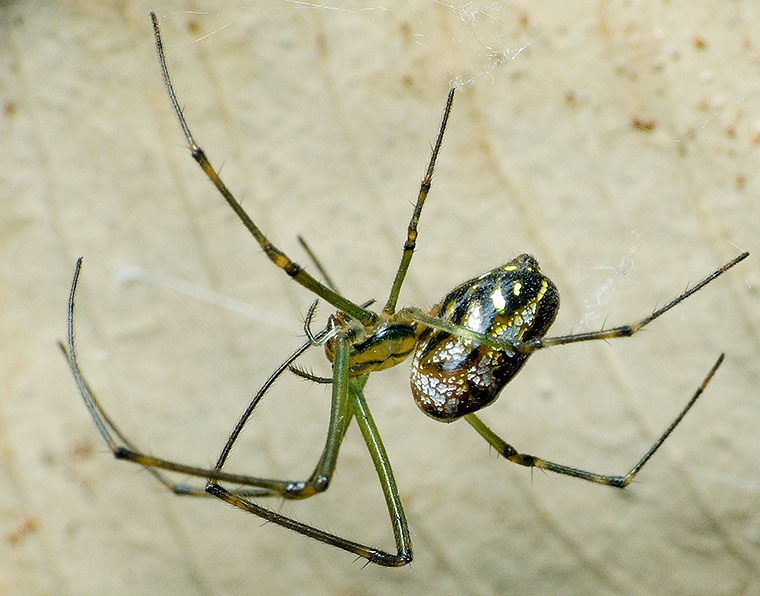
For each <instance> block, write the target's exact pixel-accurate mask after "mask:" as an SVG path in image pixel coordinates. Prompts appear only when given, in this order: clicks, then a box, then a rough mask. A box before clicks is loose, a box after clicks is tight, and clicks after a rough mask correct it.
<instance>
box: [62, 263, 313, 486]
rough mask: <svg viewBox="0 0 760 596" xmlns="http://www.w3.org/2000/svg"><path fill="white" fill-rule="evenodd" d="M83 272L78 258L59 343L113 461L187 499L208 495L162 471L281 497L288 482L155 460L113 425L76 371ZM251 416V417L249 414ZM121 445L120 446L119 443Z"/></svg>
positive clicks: (269, 382)
mask: <svg viewBox="0 0 760 596" xmlns="http://www.w3.org/2000/svg"><path fill="white" fill-rule="evenodd" d="M81 269H82V259H81V258H80V259H78V260H77V263H76V267H75V269H74V278H73V280H72V283H71V291H70V293H69V302H68V316H67V332H66V337H67V345H66V346H64V345H63V344H62V343H59V347H60V348H61V351H62V352H63V354H64V356H65V357H66V360H67V361H68V363H69V368H70V369H71V372H72V375H73V376H74V380H75V382H76V384H77V388H78V389H79V393H80V395H81V396H82V399H83V400H84V403H85V406H86V407H87V410H88V411H89V412H90V415H91V416H92V419H93V421H94V422H95V425H96V427H97V429H98V431H99V432H100V435H101V436H102V437H103V440H104V441H105V442H106V444H107V445H108V448H109V449H110V450H111V452H112V453H113V455H114V457H115V458H116V459H124V460H128V461H132V462H134V463H136V464H139V465H141V466H143V467H144V468H145V469H147V470H148V471H149V472H150V473H151V474H152V475H153V476H154V477H155V478H156V479H157V480H158V481H159V482H161V484H163V485H164V486H166V487H167V488H168V489H169V490H171V491H172V492H174V493H175V494H178V495H186V496H207V494H206V492H205V488H203V487H192V486H188V485H186V484H181V483H176V482H173V481H172V480H171V479H170V478H169V477H168V476H167V475H166V474H163V473H162V472H161V470H163V471H166V472H176V473H180V474H186V475H189V476H197V477H201V478H204V479H206V480H208V479H214V480H221V481H226V482H233V483H236V484H239V485H245V486H252V487H255V488H252V489H245V488H241V489H239V491H237V492H238V493H239V494H242V495H247V496H271V495H273V494H276V495H281V494H283V492H285V491H286V489H287V487H288V486H289V485H291V484H292V483H291V482H288V481H282V480H270V479H266V478H257V477H254V476H247V475H241V474H231V473H228V472H223V471H221V470H212V469H208V468H202V467H199V466H190V465H186V464H180V463H177V462H173V461H170V460H166V459H162V458H158V457H154V456H151V455H147V454H145V453H142V452H141V451H140V450H139V449H138V448H137V447H136V446H135V445H134V444H133V443H132V442H131V441H130V440H129V439H128V438H127V437H126V436H125V434H124V433H123V432H122V431H121V430H120V429H119V427H118V426H117V425H116V423H115V422H114V421H113V420H112V419H111V417H110V416H109V415H108V414H107V412H106V411H105V410H104V409H103V407H102V405H101V404H100V401H99V400H98V398H97V396H96V395H95V393H94V392H93V391H92V389H91V388H90V385H89V383H88V382H87V379H86V378H85V377H84V375H83V374H82V371H81V369H80V368H79V362H78V360H77V353H76V346H75V344H74V307H75V299H76V290H77V285H78V282H79V275H80V273H81ZM309 347H311V344H310V343H308V342H307V343H304V344H303V345H302V346H301V347H299V348H298V350H296V351H295V352H294V353H293V354H292V355H291V356H290V357H289V358H288V359H287V360H286V361H285V362H284V363H283V364H282V365H281V366H280V367H279V368H278V369H277V370H276V371H275V372H274V373H272V375H270V377H269V379H267V381H266V383H264V385H263V386H262V388H261V389H260V390H259V391H258V392H257V394H256V396H255V397H254V399H253V400H252V401H251V404H249V408H248V409H249V410H250V411H252V410H253V408H254V407H255V406H256V405H257V404H258V403H259V401H260V400H261V398H262V397H263V396H264V394H265V393H266V391H267V390H268V389H269V387H271V385H272V384H273V383H274V382H275V380H276V379H277V378H278V377H279V376H280V375H281V374H282V373H283V372H284V371H285V370H287V369H288V368H289V366H290V365H291V364H292V363H293V362H294V361H295V360H296V359H297V358H298V357H299V356H300V355H301V354H303V352H305V351H306V350H307V349H308V348H309ZM249 415H250V414H249ZM119 441H120V442H121V444H120V443H119Z"/></svg>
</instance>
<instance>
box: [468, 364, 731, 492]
mask: <svg viewBox="0 0 760 596" xmlns="http://www.w3.org/2000/svg"><path fill="white" fill-rule="evenodd" d="M723 356H724V355H723V354H721V355H720V357H719V358H718V360H717V361H716V362H715V364H713V366H712V368H711V369H710V372H708V373H707V376H706V377H705V378H704V380H703V381H702V383H701V384H700V386H699V387H698V388H697V390H696V391H695V392H694V395H692V397H691V399H690V400H689V401H688V402H687V403H686V405H685V406H684V407H683V409H682V410H681V412H680V413H679V414H678V416H676V417H675V419H674V420H673V422H671V423H670V426H668V428H666V429H665V432H663V433H662V434H661V435H660V438H659V439H657V440H656V441H655V442H654V444H653V445H652V446H651V447H650V448H649V450H648V451H647V452H646V453H645V454H644V456H643V457H642V458H641V459H639V461H638V462H637V463H636V465H634V466H633V467H632V468H631V469H630V471H629V472H628V473H627V474H625V475H623V476H609V475H605V474H596V473H594V472H587V471H585V470H580V469H578V468H573V467H570V466H565V465H562V464H557V463H554V462H550V461H547V460H545V459H541V458H538V457H535V456H533V455H528V454H527V453H519V452H518V451H517V450H516V449H515V448H514V447H512V445H510V444H509V443H506V442H505V441H504V440H503V439H501V438H500V437H499V436H498V435H496V433H494V432H493V431H492V430H491V429H490V428H488V427H487V426H486V425H485V424H484V423H483V422H482V421H481V420H480V418H478V417H477V416H476V415H475V414H467V415H465V416H464V419H465V420H466V421H467V422H469V423H470V425H471V426H472V427H473V428H474V429H475V430H476V431H478V433H479V434H480V436H482V437H483V438H484V439H485V440H486V441H488V443H489V444H490V445H491V446H492V447H493V448H494V449H496V451H498V453H499V455H501V456H503V457H505V458H506V459H508V460H509V461H511V462H514V463H516V464H519V465H521V466H526V467H529V468H540V469H542V470H548V471H550V472H556V473H557V474H564V475H565V476H573V477H575V478H580V479H581V480H587V481H589V482H595V483H597V484H605V485H607V486H614V487H616V488H625V487H626V486H628V485H629V484H630V483H631V482H632V481H633V479H634V478H635V477H636V474H638V473H639V472H640V471H641V468H643V467H644V465H645V464H646V463H647V462H648V461H649V460H650V458H651V457H652V456H653V455H654V454H655V452H656V451H657V450H658V449H659V448H660V445H662V444H663V443H664V442H665V439H667V438H668V437H669V436H670V434H671V433H672V432H673V430H674V429H675V427H676V426H678V424H679V423H680V422H681V420H683V417H684V416H686V413H687V412H688V411H689V410H690V409H691V407H692V406H693V405H694V403H695V402H696V401H697V399H698V398H699V396H700V395H702V392H703V391H704V390H705V388H706V387H707V384H708V383H709V382H710V380H711V379H712V377H713V375H714V374H715V372H716V371H717V370H718V367H719V366H720V365H721V363H722V362H723Z"/></svg>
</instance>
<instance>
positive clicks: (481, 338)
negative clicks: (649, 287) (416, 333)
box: [399, 252, 749, 354]
mask: <svg viewBox="0 0 760 596" xmlns="http://www.w3.org/2000/svg"><path fill="white" fill-rule="evenodd" d="M748 256H749V253H748V252H743V253H742V254H740V255H739V256H737V257H735V258H733V259H731V260H730V261H729V262H728V263H726V264H725V265H722V266H720V267H718V268H717V269H716V270H715V271H713V272H712V273H710V275H708V276H707V277H705V278H704V279H703V280H702V281H700V282H699V283H698V284H696V285H694V286H692V287H691V288H688V289H686V290H685V291H683V292H682V293H681V294H679V295H678V296H676V297H675V298H673V300H671V301H670V302H668V303H667V304H666V305H665V306H663V307H661V308H658V309H657V310H655V311H654V312H653V313H652V314H650V315H649V316H646V317H644V318H643V319H641V320H639V321H637V322H636V323H632V324H630V325H620V326H618V327H612V328H610V329H601V330H599V331H586V332H584V333H572V334H568V335H558V336H556V337H537V338H534V339H530V340H528V341H517V340H508V339H499V338H495V337H491V336H488V335H484V334H482V333H478V332H476V331H472V330H471V329H466V328H464V327H460V326H458V325H455V324H453V323H450V322H448V321H443V320H441V319H439V318H437V317H432V316H430V315H429V314H427V313H426V312H424V311H422V310H421V309H419V308H414V307H408V308H404V309H402V310H401V311H400V312H399V315H400V316H402V317H404V318H406V319H408V320H411V321H416V322H418V323H422V324H423V325H427V326H428V327H432V328H434V329H440V330H441V331H446V332H447V333H450V334H452V335H455V336H457V337H461V338H462V339H465V340H470V341H474V342H478V343H481V344H484V345H487V346H490V347H492V348H494V349H496V350H505V351H506V352H522V353H523V354H530V353H532V352H535V351H536V350H540V349H542V348H549V347H552V346H560V345H563V344H571V343H577V342H581V341H593V340H597V339H613V338H615V337H630V336H631V335H633V334H634V333H636V332H638V331H641V329H643V328H644V327H645V326H646V325H649V323H651V322H652V321H654V320H655V319H657V318H658V317H660V316H661V315H663V314H665V313H666V312H668V311H669V310H671V309H672V308H673V307H675V306H676V305H678V304H680V303H681V302H683V301H684V300H686V298H688V297H689V296H691V295H692V294H694V293H696V292H698V291H699V290H701V289H702V288H704V287H705V286H706V285H707V284H709V283H710V282H711V281H714V280H715V279H716V278H718V277H720V276H721V275H723V274H724V273H725V272H726V271H728V270H729V269H731V268H732V267H734V266H735V265H737V264H739V263H741V262H742V261H743V260H744V259H746V258H747V257H748Z"/></svg>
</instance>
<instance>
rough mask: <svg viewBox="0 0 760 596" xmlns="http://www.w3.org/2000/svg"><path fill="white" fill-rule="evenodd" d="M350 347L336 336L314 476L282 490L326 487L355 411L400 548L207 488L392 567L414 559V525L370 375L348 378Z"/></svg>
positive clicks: (214, 485)
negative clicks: (369, 389) (375, 410)
mask: <svg viewBox="0 0 760 596" xmlns="http://www.w3.org/2000/svg"><path fill="white" fill-rule="evenodd" d="M349 353H350V346H349V342H348V340H347V339H346V338H344V337H340V338H338V340H337V342H336V351H335V361H334V363H333V382H332V394H333V397H332V408H331V411H330V425H329V429H328V434H327V441H326V443H325V449H324V451H323V452H322V456H321V457H320V459H319V462H318V463H317V466H316V468H315V469H314V472H313V473H312V475H311V477H310V478H309V480H307V481H306V482H302V483H292V486H289V487H287V491H285V492H283V493H282V496H283V497H287V498H304V497H309V496H311V495H313V494H314V493H315V492H321V491H324V490H327V487H328V485H329V482H330V479H331V478H332V474H333V472H334V470H335V465H336V463H337V457H338V451H339V449H340V444H341V442H342V441H343V438H344V436H345V433H346V429H347V428H348V425H349V423H350V421H351V419H352V418H353V417H356V421H357V424H358V426H359V429H360V431H361V433H362V436H363V437H364V442H365V443H366V445H367V449H368V451H369V453H370V457H371V458H372V463H373V464H374V467H375V470H376V472H377V475H378V478H379V480H380V484H381V486H382V490H383V495H384V497H385V501H386V505H387V508H388V513H389V515H390V518H391V525H392V526H393V535H394V539H395V542H396V554H393V553H389V552H386V551H383V550H380V549H377V548H374V547H370V546H367V545H364V544H361V543H358V542H354V541H353V540H348V539H346V538H343V537H342V536H338V535H336V534H331V533H329V532H325V531H324V530H320V529H319V528H316V527H314V526H311V525H309V524H305V523H302V522H299V521H296V520H294V519H292V518H289V517H286V516H284V515H281V514H280V513H277V512H275V511H272V510H271V509H267V508H266V507H262V506H261V505H258V504H257V503H255V502H253V501H251V500H250V499H246V498H244V497H243V496H241V495H240V494H236V493H235V492H233V491H229V490H227V489H226V488H224V487H222V486H221V485H220V484H219V483H218V482H217V481H216V480H214V479H212V480H210V481H209V483H208V485H207V486H206V491H207V492H208V493H209V494H211V495H213V496H215V497H218V498H219V499H221V500H223V501H225V502H227V503H229V504H230V505H234V506H235V507H238V508H239V509H242V510H243V511H247V512H249V513H253V514H255V515H258V516H259V517H262V518H264V519H266V520H268V521H270V522H273V523H276V524H278V525H280V526H283V527H285V528H288V529H290V530H294V531H295V532H298V533H300V534H303V535H304V536H309V537H311V538H314V539H316V540H319V541H321V542H324V543H326V544H329V545H332V546H335V547H338V548H341V549H343V550H346V551H349V552H352V553H354V554H355V555H357V556H360V557H363V558H365V559H367V560H368V561H369V562H371V563H377V564H379V565H384V566H389V567H398V566H401V565H406V564H407V563H409V562H410V561H411V560H412V547H411V539H410V537H409V529H408V527H407V523H406V517H405V515H404V510H403V507H402V505H401V500H400V498H399V495H398V489H397V488H396V482H395V480H394V477H393V471H392V470H391V466H390V462H389V460H388V455H387V454H386V452H385V447H384V446H383V442H382V440H381V438H380V434H379V432H378V430H377V427H376V426H375V423H374V420H373V419H372V415H371V414H370V411H369V408H368V407H367V403H366V401H365V400H364V395H363V387H364V384H365V383H366V381H367V377H368V375H362V376H360V377H354V378H349V376H348V362H349ZM233 434H234V433H233ZM228 447H231V445H229V444H228ZM228 447H225V450H224V451H223V452H222V455H221V456H220V457H219V461H218V462H217V466H216V468H215V469H217V470H221V467H222V465H224V461H225V459H226V456H227V454H228V453H229V448H228Z"/></svg>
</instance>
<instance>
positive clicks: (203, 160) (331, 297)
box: [150, 12, 377, 324]
mask: <svg viewBox="0 0 760 596" xmlns="http://www.w3.org/2000/svg"><path fill="white" fill-rule="evenodd" d="M150 18H151V20H152V22H153V34H154V37H155V40H156V50H157V52H158V60H159V64H160V66H161V73H162V75H163V78H164V83H165V85H166V89H167V92H168V93H169V99H170V100H171V103H172V106H173V107H174V111H175V113H176V114H177V118H178V119H179V123H180V126H181V127H182V132H183V133H184V135H185V140H186V141H187V144H188V146H189V147H190V153H191V155H192V156H193V159H194V160H195V161H196V162H198V165H199V166H200V167H201V169H202V170H203V171H204V173H205V174H206V176H208V178H209V180H211V182H213V184H214V186H216V188H217V190H218V191H219V193H220V194H221V195H222V196H223V197H224V200H225V201H227V204H228V205H229V206H230V207H231V208H232V210H233V211H234V212H235V214H236V215H237V216H238V219H240V221H241V222H242V223H243V225H244V226H245V227H246V228H247V229H248V231H249V232H250V233H251V235H252V236H253V237H254V238H255V239H256V241H257V242H258V243H259V246H261V248H262V250H263V251H264V254H266V256H267V257H268V258H269V260H271V261H272V262H273V263H274V264H275V265H277V266H278V267H279V268H281V269H282V270H284V271H285V273H287V274H288V275H289V276H290V277H292V278H293V279H294V280H295V281H297V282H298V283H299V284H301V285H302V286H303V287H305V288H306V289H308V290H310V291H312V292H314V293H315V294H316V295H317V296H319V297H320V298H322V299H324V300H325V301H327V302H329V303H330V304H332V305H333V306H334V307H335V308H337V309H339V310H342V311H343V312H345V313H348V314H350V315H351V316H352V317H354V318H356V319H358V320H359V321H361V322H362V323H364V324H370V323H374V322H375V321H376V320H377V315H376V314H375V313H373V312H372V311H369V310H367V309H365V308H362V307H361V306H359V305H358V304H355V303H354V302H351V301H350V300H348V299H347V298H344V297H343V296H341V295H340V294H338V293H337V292H335V291H333V290H331V289H330V288H328V287H327V286H326V285H324V284H322V283H321V282H320V281H318V280H317V279H315V278H314V277H312V276H311V275H309V274H308V273H307V272H306V271H304V269H303V268H302V267H301V266H300V265H298V264H297V263H295V262H294V261H292V260H291V259H290V258H289V257H288V256H287V255H286V254H285V253H284V252H282V251H281V250H280V249H279V248H277V247H276V246H275V245H274V244H272V243H271V242H270V241H269V239H268V238H267V237H266V236H265V235H264V233H263V232H262V231H261V230H260V229H259V227H258V226H257V225H256V224H255V223H254V221H253V220H252V219H251V217H250V216H249V215H248V214H247V213H246V212H245V210H244V209H243V207H242V206H241V205H240V203H239V202H238V201H237V199H236V198H235V197H234V195H233V194H232V192H230V190H229V189H228V188H227V186H226V185H225V184H224V182H223V181H222V179H221V178H220V176H219V174H218V173H217V171H216V170H215V169H214V167H213V166H212V165H211V163H210V162H209V160H208V158H207V157H206V154H205V152H204V151H203V149H201V147H199V146H198V144H197V143H196V142H195V139H194V138H193V135H192V134H191V133H190V128H189V127H188V125H187V121H186V120H185V116H184V115H183V114H182V108H180V106H179V102H178V101H177V96H176V94H175V92H174V87H173V86H172V82H171V78H170V77H169V69H168V68H167V66H166V56H165V54H164V45H163V42H162V41H161V31H160V29H159V27H158V19H157V18H156V15H155V13H153V12H151V13H150Z"/></svg>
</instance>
